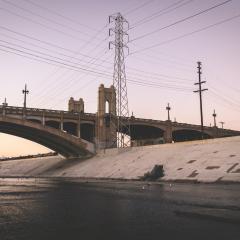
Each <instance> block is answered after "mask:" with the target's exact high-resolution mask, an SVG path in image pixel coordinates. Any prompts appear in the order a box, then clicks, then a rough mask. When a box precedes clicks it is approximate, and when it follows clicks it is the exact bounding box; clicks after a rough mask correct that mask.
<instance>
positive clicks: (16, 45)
mask: <svg viewBox="0 0 240 240" xmlns="http://www.w3.org/2000/svg"><path fill="white" fill-rule="evenodd" d="M0 42H3V43H7V44H9V45H12V46H15V47H20V48H22V49H24V50H28V51H32V52H35V53H38V54H42V55H45V56H48V57H51V58H56V59H58V60H63V61H66V62H69V63H71V64H76V65H79V64H78V63H77V62H70V61H69V60H67V59H62V58H58V57H55V56H52V55H50V54H47V53H44V52H40V51H37V50H33V49H30V48H26V47H23V46H22V45H18V44H14V43H11V42H8V41H4V40H1V39H0ZM2 46H3V45H2ZM43 49H45V48H43ZM45 50H48V51H51V52H54V53H57V54H58V55H62V56H65V57H69V58H72V59H76V60H77V61H80V62H81V61H83V60H82V59H79V58H75V57H71V56H69V55H66V54H62V53H59V52H55V51H52V50H50V49H45ZM86 63H89V62H86ZM94 65H95V66H99V64H94ZM85 67H87V66H85Z"/></svg>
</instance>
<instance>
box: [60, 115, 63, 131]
mask: <svg viewBox="0 0 240 240" xmlns="http://www.w3.org/2000/svg"><path fill="white" fill-rule="evenodd" d="M60 130H61V131H63V112H61V116H60Z"/></svg>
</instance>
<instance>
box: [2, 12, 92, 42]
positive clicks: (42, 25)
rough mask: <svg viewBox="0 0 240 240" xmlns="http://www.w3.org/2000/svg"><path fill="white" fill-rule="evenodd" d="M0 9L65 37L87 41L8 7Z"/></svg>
mask: <svg viewBox="0 0 240 240" xmlns="http://www.w3.org/2000/svg"><path fill="white" fill-rule="evenodd" d="M0 10H2V11H5V12H7V13H9V14H11V15H14V16H17V17H19V18H22V19H24V20H26V21H29V22H32V23H34V24H36V25H39V26H41V27H43V28H47V29H49V30H51V31H55V32H57V33H60V34H62V35H64V36H66V37H69V38H72V39H75V40H80V41H82V42H87V40H86V39H82V38H79V37H76V36H74V35H72V34H69V33H66V32H63V31H61V30H59V29H57V28H54V27H50V26H49V25H46V24H43V23H41V22H38V21H36V20H33V19H31V18H29V17H26V16H22V15H20V14H18V13H15V12H13V11H11V10H9V9H6V8H0Z"/></svg>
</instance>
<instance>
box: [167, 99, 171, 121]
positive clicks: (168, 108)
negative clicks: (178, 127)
mask: <svg viewBox="0 0 240 240" xmlns="http://www.w3.org/2000/svg"><path fill="white" fill-rule="evenodd" d="M166 110H167V112H168V121H170V110H171V107H170V105H169V103H168V105H167V107H166Z"/></svg>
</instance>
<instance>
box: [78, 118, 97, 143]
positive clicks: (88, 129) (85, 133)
mask: <svg viewBox="0 0 240 240" xmlns="http://www.w3.org/2000/svg"><path fill="white" fill-rule="evenodd" d="M80 132H81V138H82V139H84V140H87V141H89V142H92V143H93V142H94V137H95V125H94V124H93V123H88V122H83V123H81V124H80Z"/></svg>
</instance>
